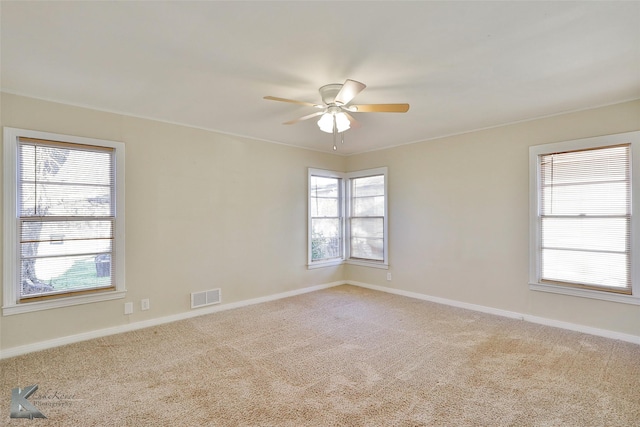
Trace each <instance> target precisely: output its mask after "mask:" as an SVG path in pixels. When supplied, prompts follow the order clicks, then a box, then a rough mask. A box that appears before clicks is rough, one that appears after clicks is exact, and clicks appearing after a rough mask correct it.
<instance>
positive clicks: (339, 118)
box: [335, 113, 351, 133]
mask: <svg viewBox="0 0 640 427" xmlns="http://www.w3.org/2000/svg"><path fill="white" fill-rule="evenodd" d="M335 117H336V127H337V128H338V133H342V132H344V131H345V130H349V128H351V123H350V122H349V119H348V118H347V115H346V114H345V113H338V114H336V116H335Z"/></svg>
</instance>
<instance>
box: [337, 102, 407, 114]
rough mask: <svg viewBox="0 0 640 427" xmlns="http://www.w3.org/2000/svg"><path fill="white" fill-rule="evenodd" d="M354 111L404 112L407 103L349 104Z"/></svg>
mask: <svg viewBox="0 0 640 427" xmlns="http://www.w3.org/2000/svg"><path fill="white" fill-rule="evenodd" d="M349 108H350V110H351V111H352V112H354V113H406V112H407V111H409V104H362V105H349Z"/></svg>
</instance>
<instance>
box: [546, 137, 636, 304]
mask: <svg viewBox="0 0 640 427" xmlns="http://www.w3.org/2000/svg"><path fill="white" fill-rule="evenodd" d="M539 162H540V164H539V167H540V169H539V170H540V181H539V182H540V191H539V194H540V200H539V206H540V211H539V221H540V233H541V236H540V242H541V247H540V254H539V256H540V271H539V275H540V279H541V281H542V282H551V283H559V284H565V285H568V286H577V287H584V288H595V289H599V290H603V289H604V290H609V291H612V292H620V293H628V294H630V293H631V271H630V270H631V253H630V252H631V251H630V246H631V243H630V242H631V234H630V233H631V169H630V147H629V145H617V146H611V147H601V148H595V149H589V150H581V151H570V152H563V153H553V154H546V155H542V156H539Z"/></svg>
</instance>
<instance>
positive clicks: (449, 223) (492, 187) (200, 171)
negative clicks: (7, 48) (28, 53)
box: [0, 94, 640, 349]
mask: <svg viewBox="0 0 640 427" xmlns="http://www.w3.org/2000/svg"><path fill="white" fill-rule="evenodd" d="M0 106H1V108H2V110H1V111H0V113H1V115H0V121H1V124H2V126H10V127H18V128H24V129H32V130H39V131H49V132H54V133H62V134H72V135H78V136H86V137H91V138H102V139H111V140H118V141H123V142H124V143H125V146H126V184H127V185H126V221H127V222H126V227H127V230H126V239H127V240H126V249H127V254H126V255H127V269H126V285H127V290H128V292H127V297H126V299H125V300H124V301H133V302H134V306H135V307H136V310H135V312H134V314H133V315H130V316H125V315H123V302H124V301H123V300H116V301H107V302H102V303H96V304H88V305H81V306H75V307H68V308H61V309H52V310H46V311H41V312H37V313H28V314H20V315H13V316H4V317H0V334H1V335H0V349H9V348H12V347H17V346H22V345H27V344H32V343H37V342H40V341H44V340H52V339H56V338H62V337H65V336H69V335H75V334H80V333H83V332H90V331H93V330H99V329H104V328H110V327H118V326H122V325H126V324H127V323H133V322H139V321H144V320H150V319H154V318H160V317H164V316H168V315H173V314H180V313H184V312H187V311H190V308H189V294H190V293H191V292H194V291H199V290H204V289H209V288H214V287H221V288H222V296H223V303H231V302H237V301H243V300H247V299H251V298H257V297H261V296H268V295H273V294H276V293H280V292H286V291H291V290H297V289H302V288H305V287H308V286H312V285H317V284H325V283H331V282H335V281H340V280H345V279H350V280H354V281H359V282H364V283H368V284H373V285H380V286H388V287H393V288H397V289H401V290H405V291H412V292H418V293H422V294H426V295H430V296H435V297H442V298H449V299H453V300H457V301H462V302H468V303H473V304H479V305H484V306H488V307H494V308H498V309H503V310H509V311H515V312H520V313H525V314H531V315H535V316H542V317H548V318H550V319H557V320H561V321H566V322H572V323H578V324H582V325H585V326H592V327H596V328H602V329H609V330H612V331H617V332H622V333H627V334H633V335H639V336H640V307H638V306H631V305H625V304H616V303H610V302H604V301H595V300H587V299H583V298H576V297H568V296H559V295H552V294H543V293H539V292H532V291H529V290H528V287H527V277H528V276H527V275H528V252H527V251H528V147H529V146H530V145H537V144H544V143H551V142H557V141H562V140H568V139H576V138H582V137H590V136H597V135H602V134H610V133H619V132H626V131H631V130H639V129H640V101H635V102H631V103H626V104H619V105H615V106H611V107H605V108H600V109H594V110H589V111H584V112H579V113H573V114H568V115H563V116H557V117H552V118H547V119H540V120H535V121H531V122H526V123H520V124H514V125H510V126H505V127H500V128H496V129H491V130H485V131H479V132H473V133H469V134H465V135H460V136H455V137H450V138H443V139H439V140H433V141H425V142H422V143H417V144H411V145H406V146H402V147H397V148H393V149H389V150H381V151H376V152H371V153H365V154H360V155H355V156H350V157H341V156H337V155H332V154H323V153H319V152H314V151H308V150H302V149H296V148H292V147H288V146H283V145H277V144H272V143H267V142H262V141H254V140H249V139H242V138H238V137H232V136H227V135H222V134H218V133H214V132H208V131H203V130H197V129H192V128H187V127H182V126H177V125H171V124H165V123H159V122H154V121H150V120H144V119H138V118H132V117H126V116H122V115H118V114H110V113H104V112H99V111H92V110H88V109H83V108H77V107H71V106H66V105H61V104H55V103H50V102H45V101H40V100H34V99H30V98H24V97H19V96H15V95H9V94H2V99H1V104H0ZM378 166H388V167H389V220H390V222H389V230H390V231H389V235H390V242H389V249H390V264H391V270H390V271H391V272H392V274H393V280H392V281H391V282H388V281H386V273H387V271H386V270H378V269H367V268H363V267H356V266H344V267H337V268H336V267H332V268H321V269H314V270H307V269H306V266H305V264H306V256H307V255H306V247H307V243H306V239H307V235H306V233H307V231H306V230H307V228H306V200H307V193H306V190H307V183H306V180H307V168H308V167H315V168H325V169H333V170H339V171H353V170H359V169H366V168H373V167H378ZM0 212H1V210H0ZM0 262H1V259H0ZM142 298H150V300H151V310H149V311H144V312H142V311H139V310H138V307H139V301H140V299H142Z"/></svg>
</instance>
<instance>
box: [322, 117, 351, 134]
mask: <svg viewBox="0 0 640 427" xmlns="http://www.w3.org/2000/svg"><path fill="white" fill-rule="evenodd" d="M334 124H335V127H336V130H337V131H338V133H342V132H344V131H346V130H349V129H350V128H351V123H350V122H349V119H348V118H347V115H346V114H344V113H325V114H323V115H322V117H320V120H318V127H319V128H320V130H321V131H322V132H326V133H333V126H334Z"/></svg>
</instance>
